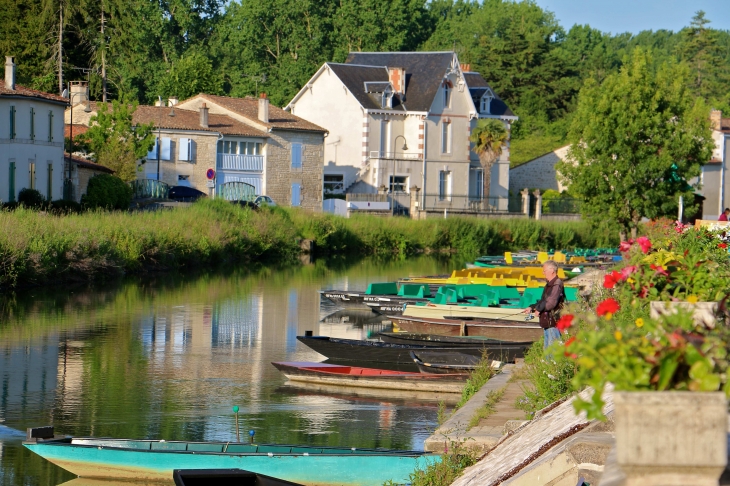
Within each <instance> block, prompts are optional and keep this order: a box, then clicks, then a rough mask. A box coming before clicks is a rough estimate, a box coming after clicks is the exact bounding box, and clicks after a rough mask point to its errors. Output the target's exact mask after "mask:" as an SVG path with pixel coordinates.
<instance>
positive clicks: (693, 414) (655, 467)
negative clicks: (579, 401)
mask: <svg viewBox="0 0 730 486" xmlns="http://www.w3.org/2000/svg"><path fill="white" fill-rule="evenodd" d="M613 399H614V418H615V425H616V454H617V461H618V464H619V466H620V467H621V471H622V472H623V473H624V474H625V475H626V482H625V483H624V484H625V485H626V486H634V485H636V486H638V485H642V486H646V485H655V486H660V485H661V486H674V485H676V486H680V485H688V484H692V485H696V486H705V485H707V486H710V485H711V486H716V485H718V484H719V482H718V480H719V478H720V475H721V474H722V472H723V471H724V470H725V465H726V463H727V431H728V415H727V413H728V412H727V400H726V398H725V394H724V393H722V392H697V393H694V392H614V398H613Z"/></svg>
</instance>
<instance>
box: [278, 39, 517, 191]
mask: <svg viewBox="0 0 730 486" xmlns="http://www.w3.org/2000/svg"><path fill="white" fill-rule="evenodd" d="M285 109H286V110H289V111H291V112H292V113H293V114H295V115H297V116H300V117H302V118H305V119H307V120H309V121H311V122H313V123H316V124H317V125H319V126H322V127H324V128H326V129H327V131H328V132H329V135H328V136H327V138H326V139H325V150H324V160H325V166H324V191H325V194H328V193H329V194H332V193H345V192H346V193H375V192H378V191H380V192H390V193H407V192H409V191H410V190H411V188H412V187H414V186H416V187H418V188H419V189H421V190H422V191H423V192H422V194H423V195H424V196H426V195H435V196H436V198H437V199H442V200H451V198H453V197H461V198H476V199H482V197H483V194H482V192H483V189H482V188H483V178H482V177H483V175H482V169H481V166H480V164H479V158H478V156H477V155H476V154H475V153H474V152H473V151H472V150H471V144H470V142H469V135H470V133H471V130H472V128H474V126H476V123H477V121H478V120H479V119H480V118H496V119H499V120H502V121H503V122H504V124H505V126H506V127H507V128H508V129H509V127H510V124H511V123H512V122H513V121H514V120H516V119H517V117H516V116H515V115H514V114H513V113H512V112H511V111H510V109H509V108H508V107H507V106H506V105H505V103H504V102H503V101H502V100H501V99H499V97H498V96H496V94H495V93H494V92H493V91H492V89H491V88H490V87H489V85H488V84H487V82H486V81H485V80H484V78H482V76H481V75H480V74H479V73H474V72H470V71H469V67H468V66H462V65H460V64H459V60H458V58H457V55H456V53H454V52H382V53H378V52H353V53H350V55H349V56H348V58H347V60H346V62H345V64H337V63H325V64H324V65H322V67H321V68H320V69H319V70H318V71H317V72H316V73H315V74H314V76H312V78H311V79H310V80H309V82H308V83H307V84H306V85H305V86H304V87H303V88H302V89H301V90H300V91H299V93H297V95H296V96H295V97H294V98H293V99H292V100H291V102H289V104H288V105H287V106H286V107H285ZM508 190H509V149H506V150H504V151H503V153H502V156H501V157H500V159H499V160H498V161H497V163H495V164H494V166H493V167H492V174H491V188H490V192H489V196H490V197H504V198H506V196H507V195H508ZM505 204H506V202H505Z"/></svg>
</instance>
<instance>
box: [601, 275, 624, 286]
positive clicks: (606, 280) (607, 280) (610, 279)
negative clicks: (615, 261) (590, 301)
mask: <svg viewBox="0 0 730 486" xmlns="http://www.w3.org/2000/svg"><path fill="white" fill-rule="evenodd" d="M617 275H618V278H616V276H617ZM620 281H621V274H620V273H618V272H616V271H613V272H611V273H607V274H606V275H604V276H603V288H604V289H612V288H614V287H615V286H616V284H617V283H619V282H620Z"/></svg>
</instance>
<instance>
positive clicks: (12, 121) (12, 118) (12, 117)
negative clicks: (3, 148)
mask: <svg viewBox="0 0 730 486" xmlns="http://www.w3.org/2000/svg"><path fill="white" fill-rule="evenodd" d="M10 138H11V139H14V138H15V107H14V106H11V107H10ZM13 200H14V199H13Z"/></svg>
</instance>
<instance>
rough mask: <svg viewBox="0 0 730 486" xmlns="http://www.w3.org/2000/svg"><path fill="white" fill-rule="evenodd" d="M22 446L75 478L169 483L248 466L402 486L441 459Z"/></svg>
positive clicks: (167, 444) (167, 446) (89, 442)
mask: <svg viewBox="0 0 730 486" xmlns="http://www.w3.org/2000/svg"><path fill="white" fill-rule="evenodd" d="M32 430H34V429H30V430H29V434H28V435H29V437H32V434H31V431H32ZM23 445H24V446H25V447H27V448H28V449H30V450H31V451H33V452H35V453H36V454H38V455H39V456H41V457H43V458H44V459H47V460H48V461H50V462H52V463H53V464H55V465H57V466H59V467H61V468H63V469H65V470H67V471H69V472H71V473H73V474H76V475H77V476H80V477H85V478H96V479H114V480H145V481H159V480H166V481H171V480H172V477H173V470H175V469H245V470H248V471H251V472H253V473H257V474H262V475H267V476H274V477H276V478H279V479H283V480H286V481H292V482H295V483H301V484H304V485H322V486H330V485H347V486H350V485H351V486H369V485H373V484H383V483H384V482H387V481H393V482H394V483H396V484H403V483H407V482H409V475H410V474H411V473H413V472H414V470H415V469H416V468H425V467H426V466H427V465H428V464H430V463H433V462H436V461H440V460H441V458H440V456H438V455H433V454H431V453H428V452H422V451H400V450H390V449H358V448H354V447H353V448H338V447H317V446H295V445H274V444H247V443H240V442H185V441H164V440H132V439H103V438H87V437H78V438H77V437H73V438H71V437H64V438H49V439H41V438H32V439H29V440H26V441H25V442H23Z"/></svg>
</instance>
